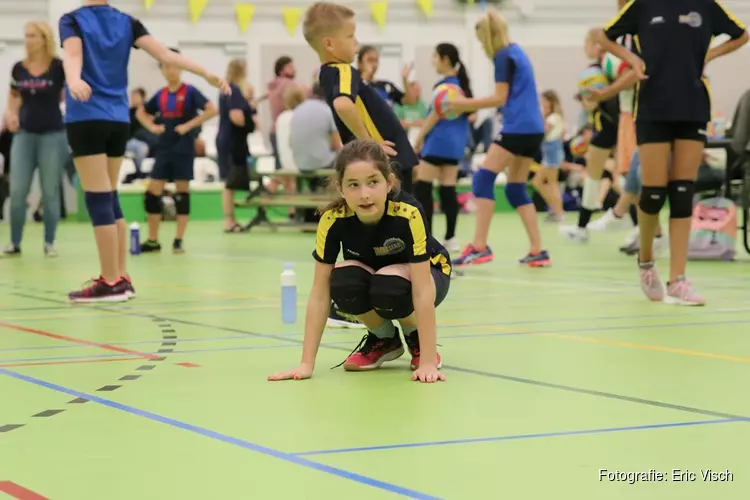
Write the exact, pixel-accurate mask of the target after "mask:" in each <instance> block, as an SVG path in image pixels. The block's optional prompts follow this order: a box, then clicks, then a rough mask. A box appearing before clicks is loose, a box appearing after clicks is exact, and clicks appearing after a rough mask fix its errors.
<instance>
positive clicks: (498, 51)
mask: <svg viewBox="0 0 750 500" xmlns="http://www.w3.org/2000/svg"><path fill="white" fill-rule="evenodd" d="M476 32H477V33H476V34H477V39H478V40H479V41H480V42H481V44H482V47H483V49H484V52H485V53H486V54H487V57H489V58H490V59H492V61H493V63H494V65H495V92H494V94H493V95H491V96H489V97H485V98H482V99H456V100H454V101H453V102H451V103H450V108H451V109H452V110H453V111H475V110H478V109H482V108H502V109H501V112H502V116H503V128H502V130H501V131H500V134H499V135H498V136H497V138H496V139H495V142H494V143H493V144H492V146H490V149H489V151H487V158H486V160H485V162H484V166H483V167H482V168H480V169H479V170H478V171H477V172H476V173H475V174H474V177H473V186H472V192H473V193H474V197H475V198H476V205H477V219H476V229H475V231H474V240H473V241H472V242H471V244H469V245H467V246H466V248H465V249H464V251H463V253H462V254H461V257H459V258H458V259H456V260H455V261H454V262H453V264H454V265H455V266H467V265H472V264H484V263H486V262H490V261H492V260H493V259H494V254H493V253H492V250H491V249H490V247H489V246H488V245H487V237H488V234H489V230H490V223H491V222H492V216H493V213H494V211H495V179H496V178H497V175H498V174H499V173H500V172H501V171H503V170H504V169H505V168H506V167H508V181H507V183H506V184H505V196H506V197H507V199H508V202H509V203H510V205H511V206H512V207H513V208H515V209H516V211H517V212H518V215H519V216H520V217H521V221H522V222H523V225H524V228H525V229H526V233H527V235H528V237H529V243H530V247H531V248H530V249H529V253H528V254H527V255H526V256H525V257H524V258H522V259H521V260H520V261H519V262H520V263H521V264H522V265H527V266H530V267H543V266H547V265H549V264H550V263H551V262H550V256H549V254H548V253H547V251H546V250H545V249H544V248H543V247H542V238H541V235H540V233H539V221H538V220H537V215H536V209H535V208H534V204H533V203H532V202H531V198H530V197H529V194H528V192H527V190H526V183H527V181H528V178H529V167H530V166H531V163H532V161H534V160H533V159H534V157H535V156H537V155H538V154H539V152H540V148H541V145H542V141H543V140H544V118H543V117H542V111H541V108H540V105H539V97H538V96H539V94H538V92H537V87H536V81H535V78H534V69H533V68H532V65H531V61H530V60H529V58H528V57H527V56H526V53H525V52H524V51H523V49H522V48H521V47H519V46H518V45H516V44H515V43H512V42H511V41H510V39H509V36H508V25H507V23H506V22H505V19H504V18H503V17H502V16H501V15H500V13H498V12H497V11H495V10H492V9H488V10H487V11H486V12H485V13H484V15H483V16H482V18H481V19H480V20H479V22H478V23H477V26H476Z"/></svg>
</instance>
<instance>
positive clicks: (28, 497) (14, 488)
mask: <svg viewBox="0 0 750 500" xmlns="http://www.w3.org/2000/svg"><path fill="white" fill-rule="evenodd" d="M0 491H2V492H4V493H7V494H8V495H10V496H12V497H13V498H16V499H18V500H49V499H48V498H47V497H43V496H42V495H40V494H38V493H34V492H33V491H31V490H27V489H26V488H24V487H23V486H19V485H17V484H16V483H14V482H12V481H0Z"/></svg>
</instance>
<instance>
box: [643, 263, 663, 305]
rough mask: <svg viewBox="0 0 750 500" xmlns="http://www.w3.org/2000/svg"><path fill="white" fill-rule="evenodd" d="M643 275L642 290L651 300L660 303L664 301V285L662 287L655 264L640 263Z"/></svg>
mask: <svg viewBox="0 0 750 500" xmlns="http://www.w3.org/2000/svg"><path fill="white" fill-rule="evenodd" d="M638 269H639V271H640V274H641V290H643V293H644V295H646V297H648V299H649V300H652V301H654V302H659V301H661V300H663V299H664V285H662V283H661V280H660V279H659V275H658V274H657V273H656V267H654V263H653V262H639V263H638Z"/></svg>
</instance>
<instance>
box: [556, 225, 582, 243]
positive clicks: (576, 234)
mask: <svg viewBox="0 0 750 500" xmlns="http://www.w3.org/2000/svg"><path fill="white" fill-rule="evenodd" d="M560 234H561V235H563V236H564V237H565V238H566V239H567V240H568V241H572V242H573V243H588V241H589V232H588V231H587V230H586V229H583V228H580V227H578V226H561V227H560Z"/></svg>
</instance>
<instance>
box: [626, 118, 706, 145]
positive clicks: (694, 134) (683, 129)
mask: <svg viewBox="0 0 750 500" xmlns="http://www.w3.org/2000/svg"><path fill="white" fill-rule="evenodd" d="M635 135H636V139H637V142H638V145H639V146H640V145H641V144H659V143H672V142H674V141H679V140H682V141H698V142H702V143H704V144H705V143H706V140H707V137H706V124H705V123H703V122H636V124H635Z"/></svg>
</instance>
